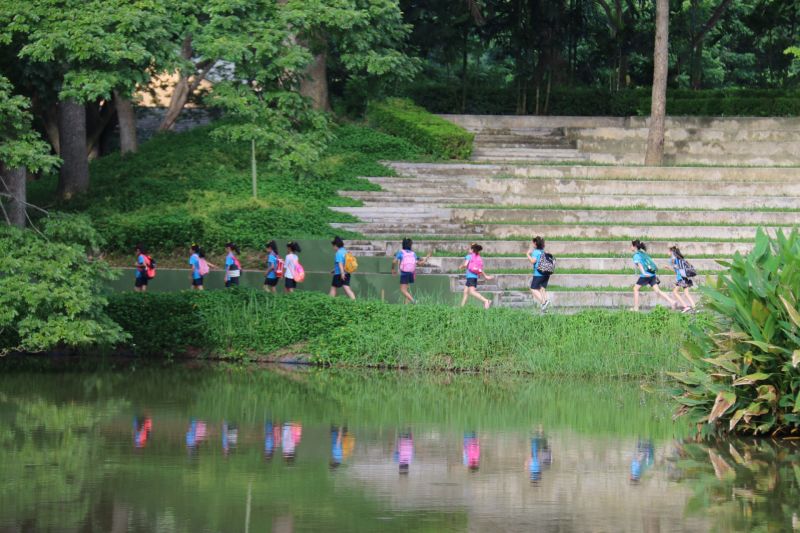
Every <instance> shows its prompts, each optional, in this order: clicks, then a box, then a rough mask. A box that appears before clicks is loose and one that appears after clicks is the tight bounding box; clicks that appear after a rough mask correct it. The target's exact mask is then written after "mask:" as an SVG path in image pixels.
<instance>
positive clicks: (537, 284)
mask: <svg viewBox="0 0 800 533" xmlns="http://www.w3.org/2000/svg"><path fill="white" fill-rule="evenodd" d="M549 282H550V276H549V275H546V276H533V279H532V280H531V289H533V290H535V291H538V290H539V289H546V288H547V284H548V283H549Z"/></svg>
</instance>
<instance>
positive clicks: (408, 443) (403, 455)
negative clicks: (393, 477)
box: [395, 431, 414, 474]
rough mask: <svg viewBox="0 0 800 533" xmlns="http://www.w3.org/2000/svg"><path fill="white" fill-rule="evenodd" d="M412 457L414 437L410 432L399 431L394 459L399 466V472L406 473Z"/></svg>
mask: <svg viewBox="0 0 800 533" xmlns="http://www.w3.org/2000/svg"><path fill="white" fill-rule="evenodd" d="M413 458H414V437H413V436H412V435H411V432H410V431H408V432H406V433H401V434H400V436H399V437H398V438H397V451H395V460H396V461H397V464H398V465H399V468H400V473H401V474H408V469H409V467H410V466H411V460H412V459H413Z"/></svg>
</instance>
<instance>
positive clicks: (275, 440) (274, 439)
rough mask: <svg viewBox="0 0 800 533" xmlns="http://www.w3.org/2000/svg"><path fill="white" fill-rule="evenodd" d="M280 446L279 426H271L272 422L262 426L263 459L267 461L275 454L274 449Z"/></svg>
mask: <svg viewBox="0 0 800 533" xmlns="http://www.w3.org/2000/svg"><path fill="white" fill-rule="evenodd" d="M280 445H281V428H280V425H277V426H275V425H273V424H272V422H267V423H265V424H264V458H265V459H266V460H267V461H269V460H271V459H272V455H273V454H274V453H275V448H277V447H278V446H280Z"/></svg>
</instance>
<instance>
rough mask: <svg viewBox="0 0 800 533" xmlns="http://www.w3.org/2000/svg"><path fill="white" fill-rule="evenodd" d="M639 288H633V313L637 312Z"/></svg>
mask: <svg viewBox="0 0 800 533" xmlns="http://www.w3.org/2000/svg"><path fill="white" fill-rule="evenodd" d="M640 288H641V287H639V285H634V286H633V310H634V311H638V310H639V289H640Z"/></svg>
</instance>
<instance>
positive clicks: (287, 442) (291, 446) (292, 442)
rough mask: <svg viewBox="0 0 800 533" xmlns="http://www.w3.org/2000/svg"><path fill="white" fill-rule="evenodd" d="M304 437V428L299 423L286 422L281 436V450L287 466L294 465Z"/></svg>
mask: <svg viewBox="0 0 800 533" xmlns="http://www.w3.org/2000/svg"><path fill="white" fill-rule="evenodd" d="M302 436H303V426H302V425H301V424H299V423H297V422H285V423H284V424H283V433H282V435H281V449H282V451H283V460H284V461H286V464H289V465H290V464H294V461H295V455H296V453H297V452H296V450H297V446H298V445H299V444H300V439H301V438H302Z"/></svg>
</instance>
